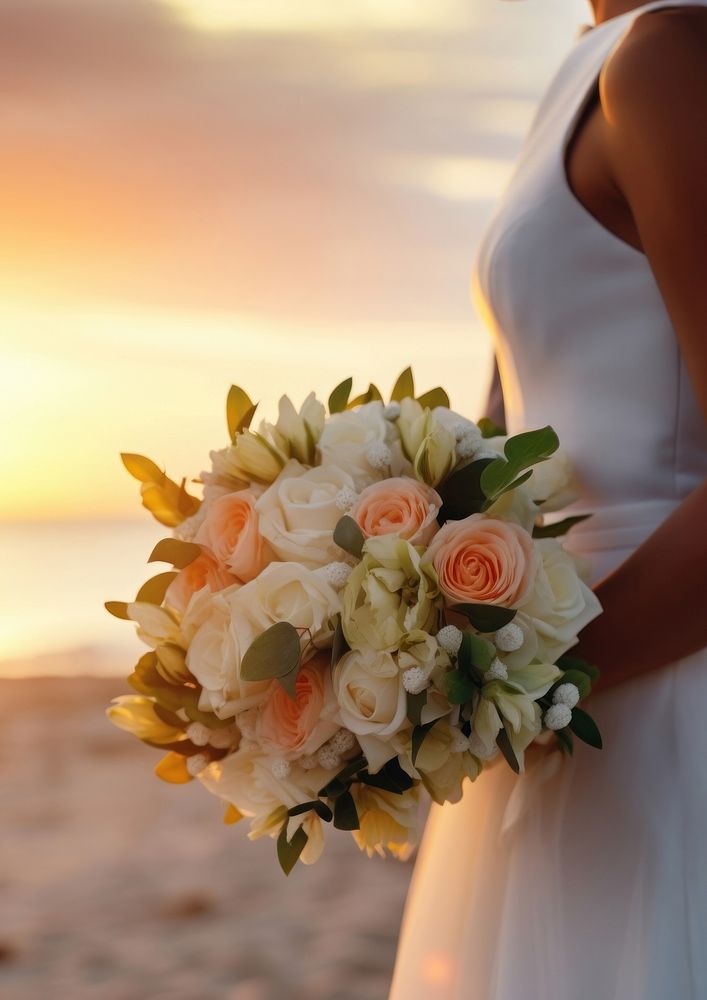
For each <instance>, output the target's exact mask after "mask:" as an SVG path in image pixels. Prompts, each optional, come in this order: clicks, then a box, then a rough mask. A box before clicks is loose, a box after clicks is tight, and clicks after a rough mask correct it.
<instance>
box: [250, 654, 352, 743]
mask: <svg viewBox="0 0 707 1000" xmlns="http://www.w3.org/2000/svg"><path fill="white" fill-rule="evenodd" d="M330 659H331V657H330V654H329V652H328V651H326V652H324V653H319V654H318V655H317V656H316V657H315V658H314V659H313V660H311V661H310V662H309V663H307V664H305V666H303V667H302V669H301V670H300V672H299V674H298V675H297V681H296V682H295V696H294V698H291V697H290V696H289V694H288V693H287V692H286V691H285V689H284V688H283V687H282V685H281V684H279V683H278V682H277V681H275V682H274V683H273V684H272V685H271V688H270V692H269V694H268V698H267V700H266V701H265V703H264V704H263V706H262V708H261V709H260V712H259V713H258V718H257V721H256V724H255V738H256V739H257V741H258V743H259V744H260V746H261V747H262V748H263V749H264V750H266V751H267V752H269V753H274V754H281V755H282V756H284V757H288V758H294V757H300V756H302V755H303V754H311V753H314V752H315V751H316V750H318V749H319V748H320V747H321V746H322V744H323V743H326V741H327V740H328V739H329V738H330V737H332V736H333V735H334V733H335V732H337V731H338V729H339V728H340V727H339V724H338V723H337V722H336V721H334V717H335V715H336V711H337V704H336V699H335V697H334V691H333V688H332V683H331V667H330Z"/></svg>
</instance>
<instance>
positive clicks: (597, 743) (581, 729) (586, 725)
mask: <svg viewBox="0 0 707 1000" xmlns="http://www.w3.org/2000/svg"><path fill="white" fill-rule="evenodd" d="M570 729H571V730H572V732H573V733H574V735H575V736H576V737H577V738H578V739H580V740H583V741H584V742H585V743H588V744H589V746H590V747H596V749H597V750H601V749H602V748H603V746H604V743H603V741H602V738H601V733H600V732H599V727H598V726H597V724H596V722H595V721H594V719H593V718H592V717H591V715H588V714H587V712H585V711H584V709H583V708H573V709H572V721H571V722H570Z"/></svg>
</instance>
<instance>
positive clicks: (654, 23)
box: [577, 8, 707, 687]
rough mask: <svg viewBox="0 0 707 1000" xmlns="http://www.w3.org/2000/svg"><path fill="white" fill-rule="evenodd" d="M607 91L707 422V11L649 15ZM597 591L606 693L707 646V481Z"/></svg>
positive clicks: (620, 180) (626, 176)
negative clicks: (612, 688)
mask: <svg viewBox="0 0 707 1000" xmlns="http://www.w3.org/2000/svg"><path fill="white" fill-rule="evenodd" d="M600 94H601V106H602V110H603V123H604V124H603V129H604V136H605V142H606V149H607V151H608V154H609V159H610V163H611V166H612V172H613V176H614V180H615V183H616V186H617V188H618V190H619V191H620V194H621V196H622V197H623V198H624V199H625V201H626V202H627V203H628V205H629V206H630V209H631V213H632V215H633V218H634V220H635V223H636V227H637V229H638V233H639V236H640V239H641V243H642V246H643V249H644V251H645V253H646V256H647V258H648V261H649V263H650V265H651V267H652V269H653V272H654V274H655V277H656V281H657V283H658V286H659V288H660V291H661V294H662V296H663V299H664V301H665V304H666V307H667V309H668V312H669V313H670V317H671V320H672V323H673V326H674V328H675V331H676V334H677V338H678V341H679V345H680V350H681V353H682V356H683V358H684V361H685V365H686V367H687V371H688V375H689V377H690V381H691V383H692V386H693V388H694V390H695V393H696V395H697V398H698V400H699V401H700V404H701V406H702V409H703V412H704V413H705V414H706V415H707V10H705V9H704V8H692V9H691V8H682V9H680V10H671V11H667V10H666V11H656V12H652V13H648V14H644V15H643V16H641V17H639V18H637V20H636V21H635V22H634V25H633V27H632V29H631V31H630V32H629V34H628V35H627V37H626V39H625V40H624V41H623V42H622V43H621V45H620V46H619V47H618V49H616V50H615V52H614V54H613V55H612V57H611V58H610V60H609V62H608V63H607V66H606V68H605V71H604V73H603V74H602V79H601V88H600ZM640 369H641V358H636V378H639V379H640V377H641V370H640ZM596 593H597V596H598V597H599V599H600V600H601V602H602V604H603V606H604V614H603V615H601V616H600V617H599V618H597V619H596V620H595V621H594V622H592V623H591V624H590V625H589V626H588V627H587V628H586V629H585V630H584V631H583V632H582V635H581V639H580V645H579V646H578V647H577V652H578V653H580V655H584V656H586V657H587V658H588V659H589V660H592V661H594V662H595V663H597V665H598V666H599V667H600V668H602V674H603V677H602V681H601V686H602V687H608V686H610V685H612V684H616V683H619V682H621V681H623V680H627V679H629V678H631V677H635V676H637V675H639V674H642V673H645V672H647V671H649V670H654V669H658V668H660V667H662V666H665V665H666V664H668V663H671V662H672V661H674V660H676V659H680V658H682V657H684V656H687V655H689V654H690V653H693V652H696V651H697V650H699V649H702V648H703V647H705V646H707V482H706V483H703V485H702V486H701V487H700V488H698V489H696V490H695V491H694V492H693V493H692V494H690V496H688V497H687V499H686V500H684V501H683V502H682V503H681V504H680V506H679V507H678V508H677V509H676V510H675V512H674V513H673V514H672V515H671V516H670V517H669V518H668V519H667V520H666V521H665V522H664V523H663V524H662V525H661V526H660V527H659V528H658V530H657V531H656V532H655V533H654V534H653V535H651V537H650V538H649V539H648V540H647V541H646V542H645V543H644V544H643V545H641V546H640V547H639V548H638V549H637V551H636V552H635V553H634V554H633V555H632V556H631V557H630V558H629V559H628V560H627V561H626V562H625V563H624V564H623V565H622V566H620V567H619V568H618V569H617V570H616V571H615V572H614V573H612V574H611V575H610V576H609V577H608V578H607V579H606V580H604V581H602V582H601V583H600V584H599V585H598V586H597V587H596Z"/></svg>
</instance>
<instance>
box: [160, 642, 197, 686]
mask: <svg viewBox="0 0 707 1000" xmlns="http://www.w3.org/2000/svg"><path fill="white" fill-rule="evenodd" d="M155 656H156V657H157V662H156V664H155V669H156V671H157V673H158V674H159V675H160V677H162V678H163V680H165V681H167V683H168V684H183V683H184V681H189V680H192V681H193V680H194V675H193V674H192V672H191V671H190V670H189V669H188V667H187V661H186V654H185V652H184V650H183V649H182V647H181V646H177V645H175V644H174V643H171V642H165V643H163V644H162V645H161V646H158V647H157V649H156V650H155Z"/></svg>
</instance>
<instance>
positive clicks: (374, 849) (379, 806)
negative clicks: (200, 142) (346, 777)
mask: <svg viewBox="0 0 707 1000" xmlns="http://www.w3.org/2000/svg"><path fill="white" fill-rule="evenodd" d="M351 794H352V795H353V798H354V802H355V803H356V810H357V812H358V819H359V824H360V829H358V830H354V831H353V838H354V840H355V841H356V843H357V844H358V846H359V848H360V849H361V850H362V851H365V852H366V853H367V854H368V856H369V858H370V857H372V856H373V854H374V853H375V854H380V856H381V857H385V853H386V851H389V852H390V853H391V854H392V855H394V856H395V857H397V858H400V859H401V860H403V861H404V860H405V859H406V858H408V857H410V855H411V854H412V851H413V848H414V846H415V844H416V843H417V808H418V801H419V788H418V786H415V787H414V788H410V789H408V790H407V791H406V792H403V793H402V795H396V794H395V793H394V792H386V791H384V790H383V789H381V788H372V787H371V786H369V785H363V784H359V783H354V784H353V785H352V786H351Z"/></svg>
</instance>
